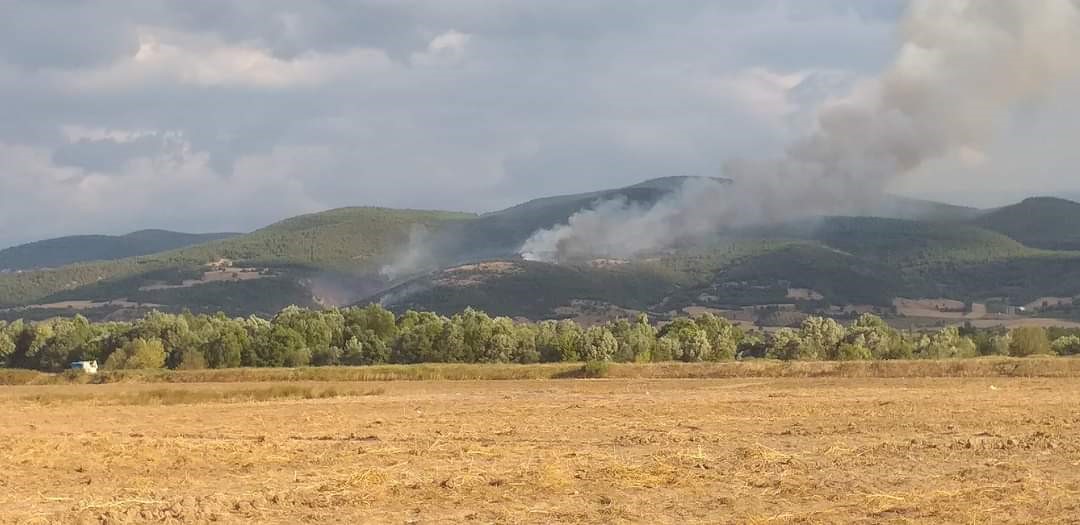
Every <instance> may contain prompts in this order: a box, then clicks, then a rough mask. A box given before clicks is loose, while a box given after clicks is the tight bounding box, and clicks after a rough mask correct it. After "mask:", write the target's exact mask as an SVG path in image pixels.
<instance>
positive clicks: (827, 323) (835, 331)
mask: <svg viewBox="0 0 1080 525" xmlns="http://www.w3.org/2000/svg"><path fill="white" fill-rule="evenodd" d="M846 336H847V330H845V329H844V327H843V326H841V325H840V323H837V322H836V321H834V320H833V319H831V318H828V317H813V316H811V317H807V318H806V320H804V321H803V323H802V326H801V327H800V328H799V338H800V339H801V341H802V348H801V349H800V352H799V358H800V359H828V360H832V361H836V360H840V359H841V356H840V353H841V352H840V343H841V342H843V341H844V338H845V337H846ZM852 347H854V348H852ZM857 348H863V349H865V346H863V345H855V344H851V343H849V344H848V348H846V349H845V354H847V355H848V356H849V357H851V356H857V355H862V354H863V353H864V352H863V351H862V350H857ZM866 350H867V351H868V349H866Z"/></svg>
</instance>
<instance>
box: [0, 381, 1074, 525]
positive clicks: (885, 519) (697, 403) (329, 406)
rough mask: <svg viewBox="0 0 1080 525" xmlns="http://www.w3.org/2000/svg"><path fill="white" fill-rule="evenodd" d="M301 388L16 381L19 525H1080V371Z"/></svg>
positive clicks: (7, 466) (11, 412)
mask: <svg viewBox="0 0 1080 525" xmlns="http://www.w3.org/2000/svg"><path fill="white" fill-rule="evenodd" d="M1049 361H1050V360H1046V362H1049ZM1040 362H1043V361H1040ZM1071 362H1072V361H1071V360H1060V363H1071ZM281 386H282V385H281V384H278V383H229V384H222V383H195V384H172V385H153V384H125V383H120V384H105V385H51V386H10V387H4V388H0V457H3V458H4V460H3V461H4V468H3V469H0V489H2V490H0V521H2V522H85V523H99V522H108V523H127V522H130V523H143V522H147V521H165V522H194V523H199V522H207V521H211V520H215V521H217V522H224V523H239V522H260V523H303V522H308V523H310V522H334V523H403V522H404V523H462V522H475V523H554V522H561V523H641V522H651V523H695V522H709V523H851V522H856V523H989V522H993V523H1035V522H1044V523H1066V522H1076V521H1077V520H1080V468H1078V467H1080V381H1077V380H1076V378H1075V375H1074V377H1063V378H1055V377H974V378H866V377H857V378H844V377H824V378H820V377H819V378H807V377H795V378H791V377H789V378H731V379H641V378H629V379H606V380H506V381H467V380H462V381H394V382H362V383H357V382H325V381H324V382H318V383H308V382H291V383H288V384H287V385H285V386H291V387H292V388H290V389H285V390H281V391H280V392H279V393H280V394H281V395H274V394H272V393H264V394H262V395H258V394H254V393H258V392H268V391H271V392H272V391H273V389H278V388H280V387H281ZM162 389H166V390H165V391H167V392H168V394H167V395H166V394H161V393H160V392H162ZM267 389H270V390H267ZM152 392H159V393H158V394H151V393H152ZM180 392H186V393H180ZM230 392H232V394H230ZM326 392H330V394H325V393H326ZM55 396H60V398H54V397H55ZM155 396H156V398H157V399H155ZM185 396H186V397H185ZM50 398H54V399H53V400H52V401H46V402H43V401H42V400H49V399H50ZM166 399H167V400H175V401H176V402H172V401H165V400H166ZM144 400H145V402H144Z"/></svg>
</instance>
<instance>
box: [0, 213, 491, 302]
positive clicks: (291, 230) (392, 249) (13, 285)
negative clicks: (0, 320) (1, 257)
mask: <svg viewBox="0 0 1080 525" xmlns="http://www.w3.org/2000/svg"><path fill="white" fill-rule="evenodd" d="M471 217H474V215H471V214H464V213H456V212H441V211H422V210H390V209H385V208H341V209H336V210H330V211H326V212H322V213H315V214H310V215H302V216H299V217H293V218H291V219H286V220H284V221H281V222H278V223H276V224H272V225H270V226H267V227H266V228H263V229H260V230H257V231H255V232H252V233H249V234H246V235H241V236H238V237H232V238H229V239H223V240H219V241H214V242H209V243H204V244H200V245H196V246H191V247H187V248H182V249H177V250H171V251H166V252H161V253H155V254H151V255H145V256H139V257H128V258H123V259H117V260H115V261H99V262H86V263H78V264H72V265H67V266H64V267H60V268H55V269H48V270H39V271H32V272H24V273H19V274H14V273H12V274H4V275H0V306H15V305H23V304H32V303H39V302H53V301H57V300H71V299H101V300H105V299H113V298H119V297H128V298H130V296H133V295H146V294H143V293H140V291H139V288H140V287H143V286H144V285H146V284H148V283H155V282H160V281H178V280H182V279H185V278H191V277H194V276H196V275H197V273H198V272H199V269H200V268H201V267H202V266H204V265H206V264H207V263H209V262H213V261H217V260H219V259H223V258H224V259H231V260H233V261H234V262H235V263H236V264H237V265H247V266H259V267H276V268H280V269H281V271H280V272H278V274H279V275H280V276H281V277H282V278H283V279H287V280H289V281H290V282H291V281H295V280H297V279H300V278H307V277H310V276H311V275H313V274H319V273H332V272H345V273H351V274H368V273H373V272H377V271H378V268H379V265H381V264H385V263H387V262H389V261H390V260H391V259H392V258H393V254H395V253H396V252H397V251H398V250H399V249H401V248H402V247H403V246H405V245H406V244H407V243H408V239H409V235H410V232H411V230H412V229H413V228H414V227H417V226H423V227H426V228H437V227H438V226H439V225H442V224H445V223H448V222H452V221H458V220H463V219H468V218H471ZM224 284H227V285H229V286H227V287H226V291H224V292H223V291H221V290H217V291H214V290H213V288H214V287H209V288H208V287H206V286H198V287H195V288H190V289H184V290H175V291H171V292H168V293H165V292H158V293H155V294H153V298H154V299H156V301H149V300H148V301H147V302H158V303H163V304H174V303H171V302H169V296H172V295H175V296H182V297H184V298H183V299H182V300H179V301H178V302H177V303H176V304H179V305H183V306H189V307H193V309H194V307H198V306H199V304H200V303H201V302H202V301H206V300H209V299H210V297H208V296H207V295H206V294H207V293H212V294H213V295H214V296H217V295H220V294H221V293H231V292H233V291H236V290H239V288H242V287H244V286H256V285H255V284H253V283H243V282H241V283H224ZM220 286H221V285H219V286H218V287H220ZM257 286H265V283H263V282H260V283H258V285H257ZM230 311H237V312H242V311H243V309H236V310H230Z"/></svg>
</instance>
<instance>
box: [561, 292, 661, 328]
mask: <svg viewBox="0 0 1080 525" xmlns="http://www.w3.org/2000/svg"><path fill="white" fill-rule="evenodd" d="M554 312H555V314H556V315H558V316H559V317H561V318H565V319H572V320H573V321H574V322H576V323H578V324H580V325H582V326H593V325H598V324H606V323H609V322H611V321H615V320H618V319H634V318H636V317H637V316H638V315H640V314H641V313H642V312H641V311H640V310H632V309H629V308H623V307H621V306H616V305H613V304H611V303H607V302H604V301H592V300H585V299H573V300H571V301H570V304H568V305H564V306H558V307H556V308H554Z"/></svg>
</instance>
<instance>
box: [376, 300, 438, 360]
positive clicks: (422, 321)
mask: <svg viewBox="0 0 1080 525" xmlns="http://www.w3.org/2000/svg"><path fill="white" fill-rule="evenodd" d="M447 322H448V320H447V319H446V318H445V317H442V316H439V315H437V314H434V313H432V312H415V311H412V310H409V311H408V312H405V314H404V315H402V316H401V319H400V320H398V338H397V340H396V342H395V344H394V347H393V349H392V351H391V354H390V361H391V362H393V363H419V362H422V361H424V359H425V358H428V357H431V356H434V355H435V354H434V350H435V341H436V340H437V339H438V338H439V336H440V335H441V334H442V332H443V329H444V327H445V324H446V323H447Z"/></svg>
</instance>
